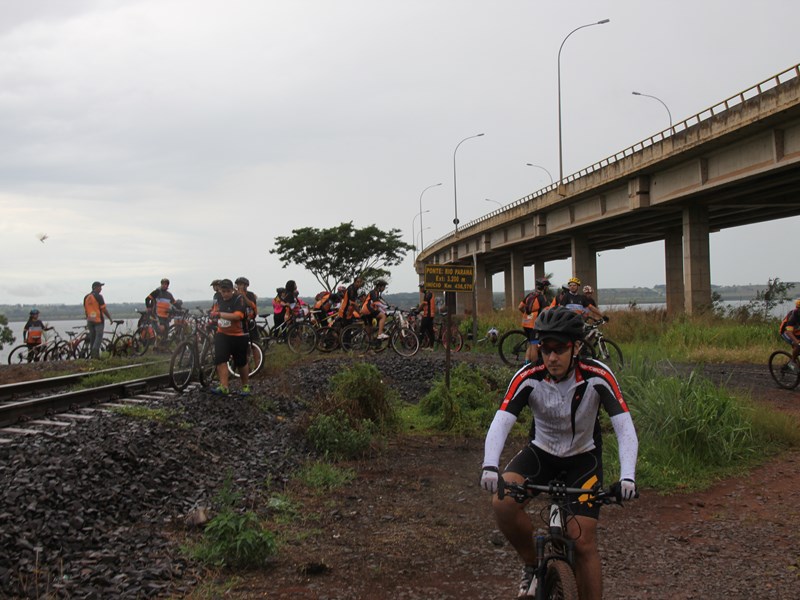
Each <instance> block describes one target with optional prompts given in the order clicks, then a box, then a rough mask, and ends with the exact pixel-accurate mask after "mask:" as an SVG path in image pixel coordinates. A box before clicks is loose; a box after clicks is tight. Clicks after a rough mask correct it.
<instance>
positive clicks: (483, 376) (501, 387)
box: [419, 363, 510, 435]
mask: <svg viewBox="0 0 800 600" xmlns="http://www.w3.org/2000/svg"><path fill="white" fill-rule="evenodd" d="M509 379H510V372H509V371H508V370H507V369H503V368H498V367H492V368H486V367H476V366H474V365H468V364H465V363H462V364H459V365H457V366H456V367H455V368H454V369H453V370H452V371H451V373H450V389H449V390H448V389H447V387H446V386H445V381H444V377H442V378H440V379H437V380H436V381H435V382H434V384H433V387H432V388H431V391H430V392H428V393H427V394H426V395H425V396H424V397H423V398H422V400H421V401H420V406H419V408H420V412H422V414H425V415H431V416H433V417H435V418H436V421H435V423H436V425H435V426H436V428H437V429H439V430H441V431H450V432H453V433H459V434H463V435H481V434H484V433H486V429H487V428H488V426H489V424H490V423H491V421H492V418H493V417H494V414H495V412H497V407H498V405H499V403H500V398H501V397H502V395H503V392H504V391H505V388H506V385H507V383H508V380H509Z"/></svg>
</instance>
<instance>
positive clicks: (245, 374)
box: [239, 363, 250, 387]
mask: <svg viewBox="0 0 800 600" xmlns="http://www.w3.org/2000/svg"><path fill="white" fill-rule="evenodd" d="M239 377H240V378H241V380H242V387H244V386H246V385H247V384H248V383H250V365H249V364H247V363H245V364H244V365H242V366H241V367H239Z"/></svg>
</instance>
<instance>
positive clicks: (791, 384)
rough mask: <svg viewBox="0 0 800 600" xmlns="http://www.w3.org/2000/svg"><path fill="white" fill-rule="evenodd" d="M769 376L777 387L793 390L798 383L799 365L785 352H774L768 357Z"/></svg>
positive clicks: (799, 379)
mask: <svg viewBox="0 0 800 600" xmlns="http://www.w3.org/2000/svg"><path fill="white" fill-rule="evenodd" d="M767 362H768V364H769V374H770V375H772V378H773V379H774V380H775V383H777V384H778V386H779V387H782V388H783V389H785V390H793V389H794V388H796V387H797V385H798V384H799V383H800V364H798V361H797V360H793V359H792V355H791V354H790V353H789V352H786V351H785V350H776V351H775V352H773V353H772V354H770V355H769V360H768V361H767Z"/></svg>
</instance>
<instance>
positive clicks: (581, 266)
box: [572, 236, 600, 302]
mask: <svg viewBox="0 0 800 600" xmlns="http://www.w3.org/2000/svg"><path fill="white" fill-rule="evenodd" d="M572 275H573V276H574V277H577V278H578V279H580V280H581V286H580V288H579V290H578V291H579V293H583V292H582V290H583V286H584V285H587V284H588V285H591V286H592V287H593V288H595V294H594V297H595V300H597V301H598V302H599V297H600V292H599V291H598V290H597V287H598V286H597V253H596V252H594V251H593V250H592V249H591V248H589V243H588V242H587V241H586V239H584V238H583V237H582V236H573V237H572Z"/></svg>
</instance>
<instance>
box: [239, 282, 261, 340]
mask: <svg viewBox="0 0 800 600" xmlns="http://www.w3.org/2000/svg"><path fill="white" fill-rule="evenodd" d="M234 283H235V284H236V291H237V292H238V293H239V294H241V295H242V297H243V298H244V303H245V305H246V306H247V314H246V319H245V321H246V323H245V327H246V329H247V334H248V336H249V337H250V341H251V342H253V343H254V344H257V343H258V327H256V317H258V296H256V295H255V293H254V292H251V291H249V290H248V289H247V288H248V287H249V286H250V280H249V279H248V278H247V277H237V278H236V281H234Z"/></svg>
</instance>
